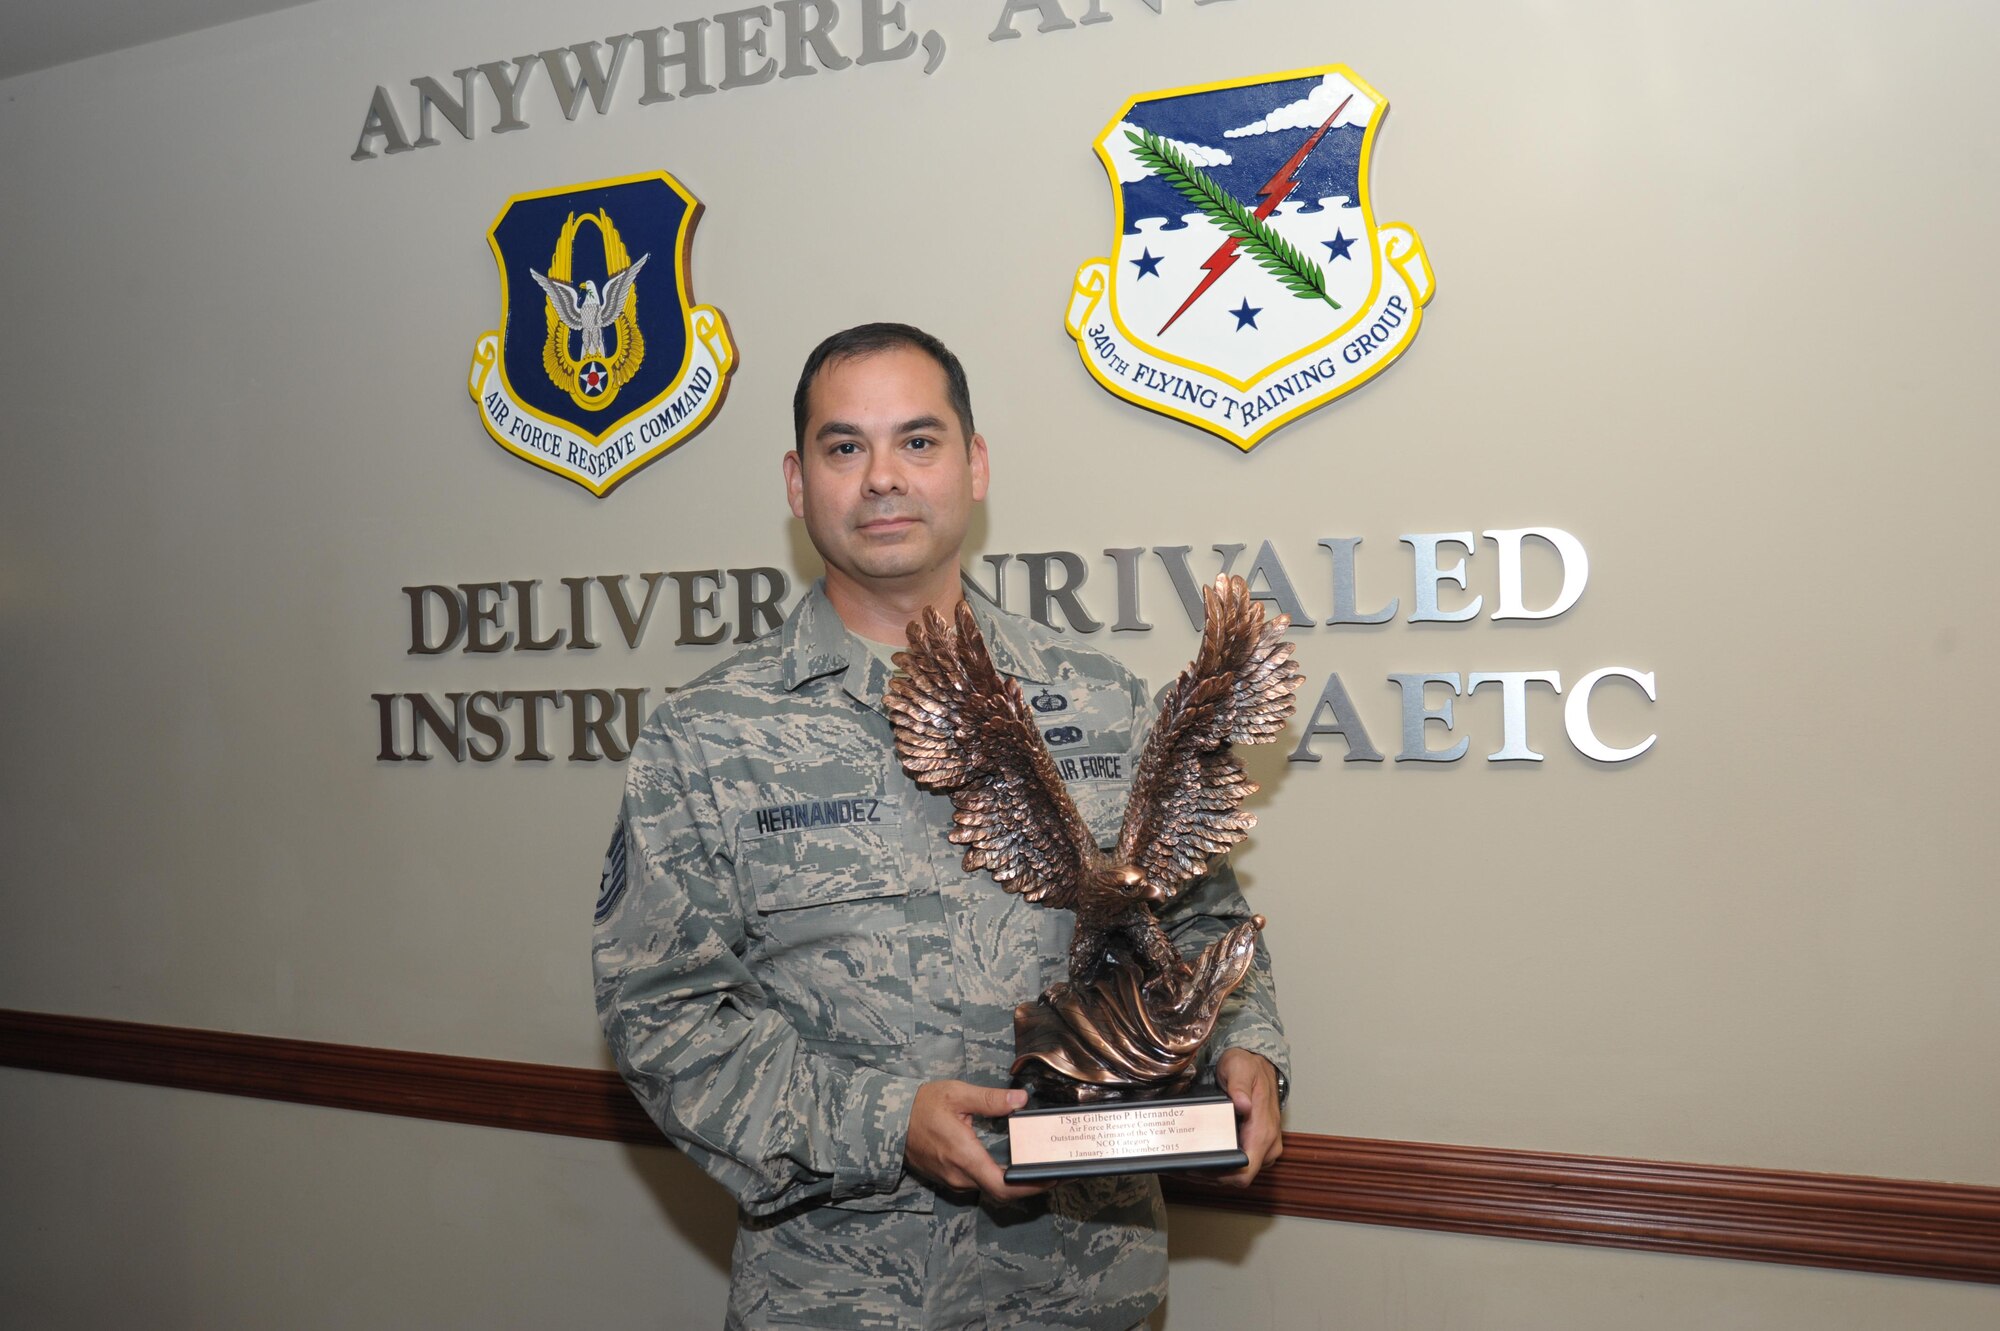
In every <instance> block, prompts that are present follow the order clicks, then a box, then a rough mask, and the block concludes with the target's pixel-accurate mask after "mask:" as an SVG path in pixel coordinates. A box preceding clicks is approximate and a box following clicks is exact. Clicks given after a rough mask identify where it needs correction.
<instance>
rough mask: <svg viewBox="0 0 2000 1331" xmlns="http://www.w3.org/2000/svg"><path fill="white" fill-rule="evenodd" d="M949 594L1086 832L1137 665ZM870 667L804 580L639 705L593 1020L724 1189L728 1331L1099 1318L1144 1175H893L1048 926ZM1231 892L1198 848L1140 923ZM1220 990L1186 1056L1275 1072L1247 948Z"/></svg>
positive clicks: (1139, 1267) (1148, 1197)
mask: <svg viewBox="0 0 2000 1331" xmlns="http://www.w3.org/2000/svg"><path fill="white" fill-rule="evenodd" d="M975 613H976V614H977V615H978V618H979V620H980V624H981V628H982V630H983V631H984V633H985V635H986V639H987V642H988V644H989V645H990V648H991V650H992V654H993V659H994V661H995V663H996V665H998V667H999V668H1000V670H1001V672H1002V673H1004V674H1006V675H1009V676H1011V677H1013V678H1015V679H1017V680H1018V681H1019V682H1020V684H1021V687H1022V689H1023V691H1024V692H1025V694H1026V696H1027V697H1028V698H1029V700H1030V701H1031V703H1032V705H1033V706H1034V707H1035V708H1036V710H1037V713H1038V715H1039V716H1041V717H1042V718H1043V720H1044V725H1043V731H1044V734H1045V735H1046V736H1047V737H1048V739H1049V741H1050V744H1051V752H1052V753H1053V754H1054V755H1055V757H1056V760H1057V763H1058V766H1059V767H1060V768H1061V769H1062V771H1063V774H1064V778H1065V780H1066V781H1068V782H1069V785H1070V790H1071V793H1072V795H1073V797H1074V798H1075V799H1076V802H1077V804H1078V807H1079V809H1080V810H1081V811H1082V813H1083V814H1084V816H1085V818H1086V819H1088V820H1089V822H1090V824H1091V826H1092V827H1093V829H1094V830H1095V831H1096V832H1097V834H1098V836H1099V838H1100V840H1101V841H1102V842H1103V843H1105V844H1109V843H1110V842H1111V840H1113V839H1114V838H1115V837H1116V834H1117V827H1118V820H1119V818H1120V817H1121V816H1122V812H1123V808H1124V801H1125V796H1126V791H1127V785H1128V783H1129V781H1130V765H1131V762H1132V755H1133V752H1134V742H1135V739H1136V738H1137V735H1138V731H1139V730H1140V729H1141V728H1142V727H1143V724H1144V723H1145V722H1146V721H1147V720H1149V719H1150V711H1151V709H1150V707H1149V705H1148V700H1147V695H1146V692H1145V690H1144V686H1143V685H1142V684H1140V682H1139V681H1138V680H1137V679H1136V678H1135V677H1134V676H1133V675H1131V674H1130V673H1129V672H1128V671H1126V670H1125V669H1123V668H1122V667H1121V666H1119V665H1118V664H1117V663H1116V662H1114V661H1112V660H1111V659H1109V658H1108V657H1105V656H1103V655H1101V654H1099V653H1097V652H1094V651H1091V650H1089V649H1088V648H1084V647H1081V646H1078V645H1076V644H1074V643H1071V642H1068V641H1066V640H1063V639H1060V638H1058V637H1057V636H1056V635H1055V634H1053V633H1050V632H1048V631H1046V630H1044V629H1043V628H1041V627H1040V626H1039V625H1036V624H1034V623H1032V622H1030V621H1026V620H1022V619H1017V618H1014V617H1012V616H1008V615H1005V614H1002V613H998V612H995V611H992V610H990V609H989V608H988V607H986V606H985V605H983V604H982V603H979V602H978V601H977V598H975ZM890 678H891V672H890V670H889V668H888V667H886V666H885V665H884V664H883V663H882V662H881V661H880V660H879V659H878V658H877V657H876V656H875V655H874V654H873V653H872V652H870V651H869V650H868V649H867V647H866V646H865V645H864V644H863V643H862V642H861V641H860V640H859V639H857V638H854V637H852V636H850V635H849V633H848V631H847V629H846V628H845V626H844V625H843V624H842V623H841V621H840V619H839V616H838V615H837V614H836V613H835V611H834V609H833V607H832V605H831V603H829V602H828V601H827V599H826V595H825V592H824V590H823V588H822V587H821V586H818V585H815V586H814V588H813V589H812V590H811V592H810V593H808V594H807V595H806V596H805V597H804V598H803V599H802V600H801V602H800V604H799V605H798V607H797V608H796V609H795V610H794V611H793V612H792V614H791V616H790V617H789V618H788V619H787V621H786V622H785V624H784V625H783V626H782V627H781V628H780V629H778V630H777V631H775V632H773V633H771V634H769V635H767V636H766V637H765V638H763V639H762V640H760V641H759V642H756V643H753V644H752V645H751V646H749V647H747V648H746V649H744V651H743V652H741V653H740V654H738V655H737V656H736V657H735V658H733V659H732V660H730V661H728V662H725V663H724V664H722V665H720V666H717V667H716V668H714V669H712V670H710V671H708V672H706V673H705V674H703V675H701V676H700V677H699V678H697V679H695V680H694V681H693V682H692V683H690V684H688V685H687V686H686V687H685V688H682V689H680V690H679V691H677V692H675V693H674V694H673V695H672V696H670V697H669V698H668V699H667V701H666V702H665V703H664V704H663V705H662V706H661V707H660V708H659V709H658V710H657V711H656V712H654V714H653V716H652V718H651V719H650V720H649V721H648V722H647V724H646V727H645V730H644V732H643V733H642V734H641V736H640V739H639V743H638V745H637V747H636V748H635V749H634V750H633V753H632V760H631V766H630V770H629V773H628V777H627V782H626V790H625V798H624V803H623V805H622V806H621V809H620V814H619V827H618V831H617V834H616V835H615V836H614V838H613V840H612V844H611V848H610V852H609V855H608V857H607V861H606V869H605V875H604V881H603V888H602V891H601V893H600V899H599V902H598V909H597V933H596V944H595V949H594V956H595V963H596V974H597V1006H598V1015H599V1018H600V1020H601V1021H602V1023H603V1026H604V1030H605V1033H606V1036H607V1037H608V1039H609V1041H610V1044H611V1047H612V1049H613V1050H614V1051H615V1053H616V1055H617V1060H618V1065H619V1068H620V1070H621V1072H622V1073H623V1074H624V1076H625V1079H626V1080H627V1081H628V1082H630V1083H631V1086H632V1088H633V1090H634V1091H635V1092H636V1093H637V1095H638V1098H639V1100H640V1101H641V1102H642V1103H643V1104H644V1105H645V1107H646V1109H647V1110H648V1112H649V1113H650V1114H651V1115H652V1117H653V1119H654V1121H655V1122H657V1123H658V1124H659V1125H660V1128H661V1130H662V1131H663V1132H665V1133H666V1135H667V1136H668V1137H669V1138H671V1139H672V1140H673V1141H674V1142H675V1143H676V1144H677V1145H678V1146H679V1147H680V1148H681V1149H682V1150H684V1151H685V1152H686V1153H687V1155H688V1156H689V1158H690V1159H692V1160H694V1161H695V1163H697V1164H699V1165H700V1166H701V1167H702V1168H703V1169H705V1170H706V1171H708V1173H710V1174H711V1175H713V1176H714V1177H715V1178H716V1179H717V1180H719V1181H720V1182H721V1183H722V1185H723V1186H724V1187H726V1188H727V1189H729V1191H730V1192H731V1193H732V1194H733V1195H734V1196H735V1198H736V1200H737V1203H738V1205H739V1208H740V1212H741V1216H742V1223H741V1225H740V1226H739V1231H738V1237H737V1244H736V1253H735V1261H734V1274H733V1279H732V1284H731V1291H730V1303H729V1319H728V1325H729V1326H730V1327H761V1326H838V1327H884V1328H888V1327H894V1328H910V1329H911V1331H916V1329H917V1328H925V1329H926V1331H928V1329H929V1328H942V1327H961V1326H964V1327H985V1326H996V1327H997V1326H1010V1327H1106V1328H1115V1331H1125V1328H1128V1327H1131V1326H1132V1325H1133V1324H1134V1323H1136V1322H1138V1321H1139V1320H1140V1319H1141V1318H1143V1317H1144V1316H1146V1314H1147V1313H1148V1312H1149V1311H1150V1310H1151V1309H1152V1307H1153V1306H1154V1305H1155V1304H1156V1303H1157V1302H1158V1301H1159V1299H1160V1298H1161V1297H1162V1295H1163V1294H1164V1293H1165V1287H1166V1241H1165V1229H1164V1225H1165V1212H1164V1208H1163V1206H1162V1204H1161V1201H1160V1192H1159V1186H1158V1183H1157V1182H1156V1180H1155V1179H1154V1178H1153V1177H1152V1176H1150V1175H1142V1176H1134V1177H1124V1178H1109V1179H1097V1180H1088V1181H1078V1182H1072V1183H1067V1184H1064V1185H1062V1186H1060V1187H1058V1188H1056V1189H1054V1190H1052V1191H1051V1192H1049V1193H1047V1194H1045V1195H1043V1196H1041V1197H1038V1198H1035V1199H1033V1200H1031V1201H1030V1202H1028V1203H1026V1204H1023V1205H1021V1206H1017V1207H995V1206H990V1205H980V1204H972V1203H966V1202H963V1201H960V1200H956V1199H954V1198H953V1197H950V1196H946V1195H943V1194H940V1193H939V1192H937V1191H936V1190H934V1189H933V1188H932V1187H931V1186H930V1185H929V1184H927V1183H926V1182H925V1181H924V1180H923V1179H922V1178H921V1177H920V1176H918V1175H915V1174H913V1173H911V1172H909V1171H907V1170H906V1168H905V1165H904V1160H903V1148H904V1140H905V1135H906V1133H907V1131H908V1127H909V1117H910V1103H911V1100H912V1098H913V1097H914V1096H915V1094H916V1091H917V1087H918V1086H919V1085H921V1084H922V1083H923V1082H925V1081H929V1080H934V1079H938V1078H959V1079H962V1080H965V1081H970V1082H975V1083H979V1084H982V1085H987V1086H1004V1085H1006V1084H1007V1080H1008V1066H1009V1064H1010V1062H1011V1061H1012V1057H1013V1009H1014V1005H1015V1004H1016V1003H1019V1002H1022V1001H1024V1000H1026V999H1030V998H1033V997H1034V996H1035V995H1036V994H1038V993H1040V992H1041V991H1042V989H1043V988H1044V987H1045V986H1046V985H1047V984H1049V983H1050V982H1051V981H1054V980H1057V979H1060V978H1062V974H1063V968H1064V965H1065V958H1066V953H1067V948H1068V944H1069V938H1070V934H1071V931H1072V929H1073V926H1074V921H1073V917H1072V916H1071V915H1070V914H1069V912H1067V911H1059V910H1051V909H1048V908H1045V907H1041V906H1036V905H1034V904H1032V903H1030V902H1028V901H1025V900H1023V899H1022V898H1020V897H1017V896H1012V895H1009V894H1008V893H1006V892H1004V891H1002V890H1001V889H1000V887H999V886H998V885H997V884H996V883H994V882H993V881H992V880H991V879H990V878H989V877H987V876H986V875H985V874H983V873H981V874H978V875H976V876H968V875H967V874H966V873H965V872H964V870H963V868H962V867H961V864H960V859H961V854H962V852H961V851H960V850H959V849H958V848H957V847H954V846H953V845H951V844H950V843H949V842H948V841H946V839H945V833H946V831H947V830H948V829H949V827H950V820H951V802H950V800H949V798H948V797H946V796H943V795H938V794H930V793H925V792H923V791H920V790H919V789H918V788H917V787H916V786H915V784H914V783H912V782H911V781H910V779H909V778H908V776H906V775H905V774H904V772H903V770H902V767H901V765H900V764H899V763H898V761H897V759H896V754H895V748H894V741H893V738H892V735H891V731H890V727H889V720H888V717H887V716H886V715H885V714H884V713H883V711H882V708H881V701H882V694H883V690H884V688H885V686H886V685H887V684H888V682H889V679H890ZM1248 913H1249V912H1248V908H1247V907H1246V906H1245V905H1244V902H1243V899H1242V897H1241V895H1240V894H1239V893H1238V892H1237V890H1236V887H1235V880H1234V878H1233V877H1232V876H1231V875H1230V874H1229V872H1228V869H1227V866H1224V867H1223V868H1222V869H1221V870H1220V871H1218V872H1217V873H1215V874H1212V875H1211V876H1210V877H1209V878H1208V879H1206V880H1204V881H1203V882H1202V883H1200V884H1197V885H1194V886H1192V887H1191V888H1190V889H1189V890H1188V892H1186V893H1185V894H1183V896H1182V897H1181V898H1180V899H1179V901H1177V902H1176V903H1175V905H1174V908H1173V909H1172V911H1171V913H1170V915H1169V917H1168V918H1167V919H1166V923H1167V926H1168V928H1169V930H1170V931H1172V932H1175V933H1176V935H1177V936H1178V937H1179V939H1180V941H1181V946H1182V948H1183V950H1190V949H1192V948H1193V947H1194V946H1196V945H1197V944H1199V943H1203V942H1206V941H1208V940H1209V939H1210V938H1213V937H1216V936H1218V935H1219V934H1220V933H1221V932H1222V931H1223V929H1225V928H1226V927H1227V923H1228V922H1229V921H1232V920H1236V919H1241V918H1245V917H1247V915H1248ZM1260 946H1261V945H1260ZM1239 993H1240V994H1241V995H1242V997H1241V1000H1240V1001H1239V1000H1237V999H1235V998H1232V1000H1231V1003H1230V1006H1229V1007H1228V1008H1227V1009H1226V1010H1225V1013H1224V1016H1223V1020H1222V1024H1221V1025H1220V1026H1219V1027H1218V1035H1217V1037H1216V1038H1215V1039H1214V1040H1213V1041H1212V1042H1211V1044H1210V1052H1211V1053H1219V1052H1220V1050H1221V1049H1223V1048H1225V1047H1228V1046H1242V1047H1246V1048H1249V1049H1251V1050H1254V1051H1256V1052H1258V1053H1261V1054H1264V1055H1266V1056H1267V1057H1269V1058H1270V1059H1271V1060H1272V1061H1273V1062H1274V1063H1276V1064H1277V1065H1278V1067H1279V1069H1280V1072H1281V1074H1283V1073H1284V1072H1285V1071H1286V1051H1285V1043H1284V1035H1283V1031H1282V1028H1281V1027H1280V1025H1279V1022H1278V1016H1277V1010H1276V995H1275V991H1274V989H1273V987H1272V984H1271V979H1270V971H1269V963H1268V960H1267V959H1266V958H1265V957H1263V956H1262V955H1261V952H1260V955H1259V958H1258V966H1257V967H1256V968H1255V969H1254V970H1253V971H1252V973H1251V976H1250V978H1249V979H1248V980H1246V981H1245V982H1244V985H1243V986H1242V988H1241V989H1240V990H1239ZM997 1141H998V1138H997V1137H994V1138H990V1139H989V1145H990V1144H993V1143H994V1142H997Z"/></svg>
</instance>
